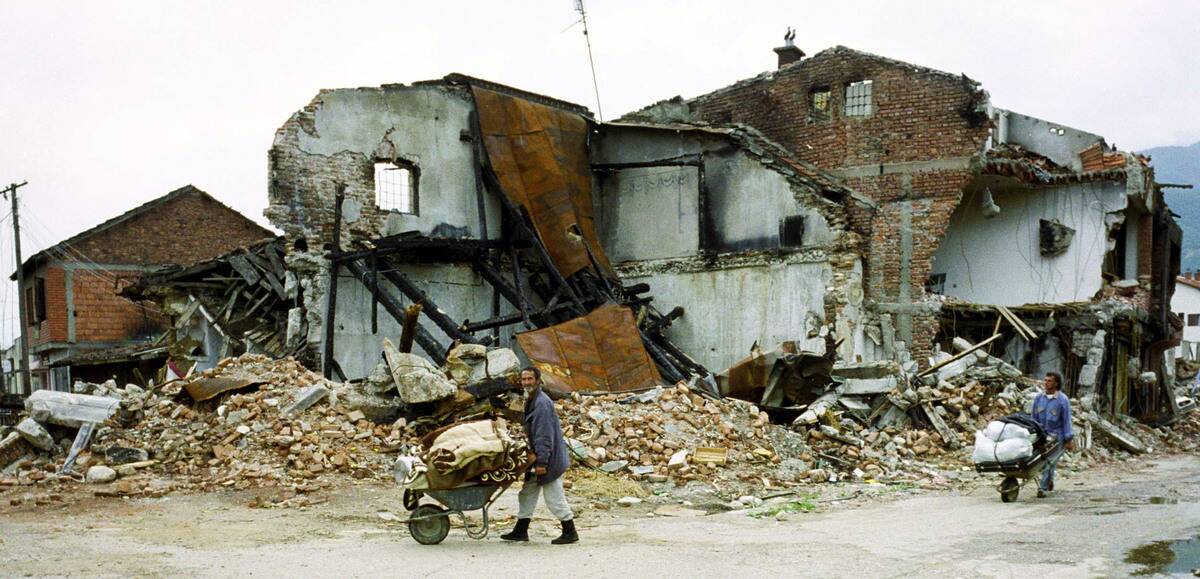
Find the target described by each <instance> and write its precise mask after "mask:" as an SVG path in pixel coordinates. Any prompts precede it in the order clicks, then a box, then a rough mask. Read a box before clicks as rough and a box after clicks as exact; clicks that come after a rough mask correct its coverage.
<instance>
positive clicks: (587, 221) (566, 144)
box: [471, 86, 613, 277]
mask: <svg viewBox="0 0 1200 579" xmlns="http://www.w3.org/2000/svg"><path fill="white" fill-rule="evenodd" d="M471 91H472V92H473V93H474V95H475V106H476V108H477V110H478V112H479V125H480V129H481V130H482V132H483V141H484V148H485V149H486V151H487V155H488V160H489V161H490V162H491V165H492V169H493V170H495V172H496V176H497V177H498V178H499V180H500V185H501V186H502V187H503V188H504V193H505V194H506V195H507V196H508V198H509V199H510V200H511V201H512V202H513V203H515V204H517V205H519V206H520V207H522V208H524V209H525V210H526V211H527V212H528V213H529V216H530V219H532V221H533V227H534V229H535V230H536V231H537V235H538V237H539V238H540V239H541V241H542V244H543V245H544V246H545V247H546V251H547V252H548V253H549V254H550V259H551V260H552V261H553V262H554V265H555V266H557V267H558V270H559V272H560V273H562V275H563V276H566V277H569V276H571V275H572V274H574V273H575V272H578V271H579V270H582V269H585V268H588V267H590V266H591V260H590V259H589V258H588V251H587V250H588V248H587V247H586V246H585V245H584V243H583V241H584V240H586V241H587V243H588V246H590V247H591V250H592V251H593V252H594V253H595V255H596V261H597V262H598V263H599V264H600V267H601V268H602V269H604V271H603V272H600V273H602V274H604V275H605V276H608V277H613V274H612V271H611V268H610V266H609V263H608V258H607V257H605V255H604V252H603V250H602V249H601V248H600V242H599V238H598V237H597V236H596V227H595V220H594V217H593V214H592V195H591V187H592V173H591V164H590V158H589V154H588V130H589V125H588V122H587V120H586V119H584V118H583V117H582V116H580V115H578V114H574V113H571V112H568V111H564V110H560V109H556V108H553V107H549V106H546V105H542V104H538V103H535V102H531V101H527V100H524V99H520V98H516V97H512V96H509V95H505V94H501V93H498V92H494V91H490V90H487V89H483V88H480V87H477V86H473V87H471ZM575 226H577V227H578V228H579V231H580V232H581V233H582V235H583V239H580V238H579V237H578V236H577V235H575V234H574V233H573V230H574V227H575Z"/></svg>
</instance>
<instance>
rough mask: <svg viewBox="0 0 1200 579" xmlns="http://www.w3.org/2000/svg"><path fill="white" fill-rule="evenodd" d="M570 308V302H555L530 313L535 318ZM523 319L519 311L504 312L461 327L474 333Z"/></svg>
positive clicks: (509, 324) (508, 324)
mask: <svg viewBox="0 0 1200 579" xmlns="http://www.w3.org/2000/svg"><path fill="white" fill-rule="evenodd" d="M570 310H571V304H557V305H554V306H551V307H547V308H543V309H541V310H538V311H536V312H533V313H532V314H531V315H532V316H533V317H537V318H544V317H546V316H549V315H553V314H557V313H559V312H566V311H570ZM524 319H525V317H524V316H523V315H522V314H521V313H520V312H517V313H512V314H506V315H503V316H498V317H495V318H492V319H490V320H481V321H478V322H474V323H472V322H469V321H468V322H467V323H465V324H463V326H462V328H463V331H465V332H471V333H474V332H480V331H483V330H490V329H492V328H500V327H503V326H511V325H512V324H515V323H518V322H521V321H523V320H524ZM548 325H553V324H548Z"/></svg>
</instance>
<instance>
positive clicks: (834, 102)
mask: <svg viewBox="0 0 1200 579" xmlns="http://www.w3.org/2000/svg"><path fill="white" fill-rule="evenodd" d="M862 80H871V81H872V96H871V104H872V107H873V111H872V114H871V115H870V116H867V117H847V116H846V115H845V114H844V113H843V111H844V105H845V90H846V86H847V85H848V84H850V83H852V82H857V81H862ZM823 89H828V90H829V93H830V107H829V118H828V119H827V120H819V119H817V118H814V116H813V115H812V114H811V107H812V102H811V100H812V97H811V95H812V94H813V93H814V92H815V91H817V90H823ZM688 104H689V107H690V110H691V112H692V114H693V115H697V116H698V117H699V118H701V119H703V120H706V121H708V122H713V123H729V122H733V123H744V124H748V125H751V126H753V127H755V128H757V129H759V130H761V131H763V132H764V133H766V134H767V136H769V137H770V138H771V139H773V140H775V141H776V142H778V143H780V144H782V145H784V146H785V147H787V148H788V149H790V150H791V151H792V152H793V153H795V154H796V155H797V156H799V157H800V158H801V159H804V160H806V161H809V162H811V163H813V164H815V165H817V166H818V167H820V168H821V169H824V170H826V171H831V172H834V173H837V172H838V171H840V170H845V169H850V168H858V171H856V172H855V173H854V174H863V172H864V169H866V168H870V169H874V168H875V167H877V166H883V165H889V164H895V163H921V162H932V161H939V160H948V159H959V160H963V159H965V158H971V157H974V156H976V155H978V154H980V153H981V152H982V150H983V146H984V143H985V141H986V139H987V136H988V123H987V121H986V118H985V115H984V114H983V107H984V106H985V105H986V96H985V95H984V94H983V93H982V91H981V90H980V89H979V87H978V85H977V84H976V83H975V82H974V81H971V80H969V79H967V78H966V77H964V76H959V75H951V74H947V73H943V72H939V71H933V70H929V69H925V68H922V67H917V66H913V65H910V64H905V63H901V62H897V61H894V60H890V59H887V58H882V57H878V56H875V55H870V54H865V53H861V52H858V51H854V50H850V49H847V48H843V47H837V48H833V49H829V50H826V51H822V52H821V53H819V54H817V55H815V56H813V57H812V58H809V59H807V60H803V61H801V62H799V63H796V64H792V65H789V66H785V67H783V68H782V69H780V70H778V71H776V72H774V73H773V74H769V75H761V76H759V77H756V78H754V79H750V80H747V81H743V82H740V83H737V84H735V85H732V86H730V87H727V88H725V89H721V90H718V91H716V92H713V93H710V94H707V95H703V96H700V97H697V98H695V99H692V100H691V101H689V103H688ZM973 177H974V172H973V171H972V169H970V168H969V167H967V166H964V163H961V162H960V163H959V164H958V166H957V167H951V168H946V167H940V168H939V167H938V166H936V165H928V166H920V167H903V166H902V167H891V168H889V169H888V170H887V171H884V170H879V171H876V172H875V174H873V175H870V176H859V177H847V178H845V179H844V180H845V182H846V184H847V185H849V186H850V187H852V188H854V189H856V190H857V191H859V192H860V193H863V194H865V195H866V196H868V197H870V198H872V199H874V200H875V201H876V202H877V203H878V204H879V207H878V208H877V209H875V210H870V209H866V208H860V207H851V208H849V211H848V217H849V220H850V225H851V228H852V230H853V231H855V232H857V233H859V234H860V235H862V238H863V240H864V245H863V246H862V247H861V248H860V250H861V252H862V253H863V255H865V256H866V260H865V262H866V263H865V264H864V265H865V279H866V282H867V283H866V289H867V296H868V297H869V298H871V299H873V300H875V301H877V302H895V301H897V300H898V299H899V298H900V293H901V292H900V287H901V283H900V282H901V271H902V266H901V255H902V248H901V239H902V236H901V234H900V227H901V219H900V215H901V211H902V208H903V207H904V206H905V204H911V213H912V255H911V261H910V277H909V279H908V282H909V287H910V292H909V297H910V299H911V301H912V302H918V303H919V302H921V301H923V300H924V299H925V298H926V296H925V291H924V287H925V280H926V278H927V277H928V275H929V273H930V271H931V270H932V261H933V255H934V253H935V252H936V251H937V247H938V244H939V242H940V240H941V237H942V235H943V234H944V233H945V230H946V227H947V226H948V224H949V221H950V216H951V215H952V214H953V212H954V208H955V207H956V206H957V204H958V202H959V199H960V198H961V192H962V189H963V187H964V186H966V184H967V183H968V182H969V181H970V180H971V179H972V178H973ZM937 324H938V320H937V316H936V315H934V314H916V315H914V318H913V338H914V339H913V343H912V344H910V345H909V347H910V350H911V351H912V353H913V354H914V356H915V357H916V358H917V359H918V360H923V359H924V358H925V357H926V356H928V354H929V352H930V350H931V347H932V341H933V337H934V335H935V334H936V331H937Z"/></svg>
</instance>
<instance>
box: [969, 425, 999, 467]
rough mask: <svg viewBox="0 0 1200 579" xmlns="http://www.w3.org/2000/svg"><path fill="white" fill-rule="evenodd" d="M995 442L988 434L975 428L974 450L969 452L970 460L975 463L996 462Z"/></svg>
mask: <svg viewBox="0 0 1200 579" xmlns="http://www.w3.org/2000/svg"><path fill="white" fill-rule="evenodd" d="M995 455H996V443H995V442H993V441H992V439H990V438H988V436H987V435H986V434H985V433H983V432H981V431H978V430H976V431H975V450H974V451H972V452H971V460H972V461H974V462H975V464H981V463H985V462H996V456H995Z"/></svg>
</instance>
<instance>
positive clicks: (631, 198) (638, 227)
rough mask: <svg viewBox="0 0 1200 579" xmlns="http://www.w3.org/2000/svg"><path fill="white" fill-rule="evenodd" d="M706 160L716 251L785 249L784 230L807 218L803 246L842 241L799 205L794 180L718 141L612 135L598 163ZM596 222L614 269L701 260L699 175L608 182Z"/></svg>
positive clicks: (614, 131) (690, 170)
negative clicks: (783, 225) (788, 220)
mask: <svg viewBox="0 0 1200 579" xmlns="http://www.w3.org/2000/svg"><path fill="white" fill-rule="evenodd" d="M698 154H703V161H704V176H705V183H706V187H707V190H708V209H707V211H708V215H709V217H710V218H711V219H712V226H711V234H710V235H711V237H710V240H709V243H710V248H711V249H713V250H716V251H721V252H728V251H746V250H761V249H775V248H778V247H779V227H780V222H781V221H782V220H783V219H784V218H785V217H788V216H796V215H802V216H804V223H805V232H804V237H803V245H805V246H821V245H827V244H830V243H832V242H833V240H834V235H833V232H832V231H831V230H830V227H829V224H828V222H827V220H826V219H825V217H824V216H823V215H821V214H820V213H819V212H818V211H816V210H815V209H813V208H810V207H807V206H805V205H803V204H802V203H801V202H800V201H798V200H797V195H796V192H795V191H794V189H793V186H792V184H791V183H790V182H789V181H788V179H787V177H785V176H784V175H782V174H780V173H779V172H777V171H774V170H772V169H770V168H769V167H768V166H766V165H764V164H763V163H762V161H761V160H760V159H758V158H757V157H754V156H751V155H749V154H747V153H746V152H745V151H744V150H742V149H740V148H737V147H736V146H735V145H734V144H733V143H731V142H730V140H729V138H728V137H726V136H724V135H720V134H713V133H706V132H698V131H679V130H672V129H662V128H653V129H651V128H642V127H636V128H635V127H613V126H609V127H606V128H605V131H604V132H603V133H602V136H601V137H600V138H598V139H597V140H596V142H595V148H594V149H593V154H592V162H593V163H601V164H615V163H640V162H647V161H653V160H663V159H674V158H678V157H682V156H685V155H698ZM597 183H598V187H597V190H598V194H597V195H596V204H597V207H596V215H598V216H599V220H598V228H599V230H600V237H601V243H602V244H604V249H605V251H606V252H607V253H608V254H609V257H610V258H611V259H612V260H613V261H614V262H622V261H631V260H646V259H663V258H671V257H687V256H693V255H697V254H699V253H700V245H699V244H700V235H701V234H700V222H701V216H700V193H699V191H700V180H699V170H698V168H697V167H691V166H684V167H647V168H638V169H624V170H621V171H616V172H611V173H605V174H602V175H601V176H600V177H599V178H598V180H597Z"/></svg>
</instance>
